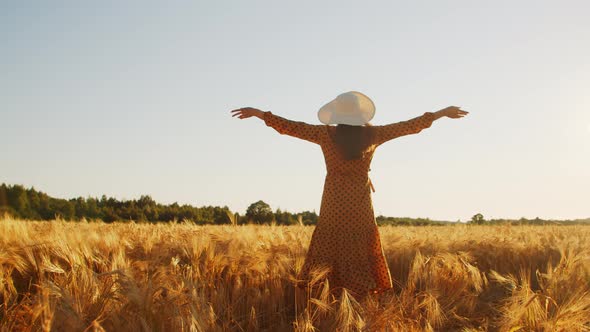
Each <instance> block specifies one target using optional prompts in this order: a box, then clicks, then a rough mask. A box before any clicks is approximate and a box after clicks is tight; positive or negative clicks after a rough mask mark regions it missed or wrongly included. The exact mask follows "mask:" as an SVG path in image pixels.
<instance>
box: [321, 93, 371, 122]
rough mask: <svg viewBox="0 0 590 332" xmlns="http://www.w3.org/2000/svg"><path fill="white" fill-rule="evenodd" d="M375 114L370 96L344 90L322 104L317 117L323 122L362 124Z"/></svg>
mask: <svg viewBox="0 0 590 332" xmlns="http://www.w3.org/2000/svg"><path fill="white" fill-rule="evenodd" d="M374 116H375V104H373V101H372V100H371V98H369V97H367V96H365V95H364V94H362V93H360V92H358V91H350V92H345V93H343V94H341V95H339V96H338V97H336V98H335V99H334V100H332V101H331V102H329V103H327V104H326V105H324V106H322V108H320V110H319V111H318V118H319V119H320V122H321V123H323V124H327V125H329V124H347V125H351V126H362V125H364V124H366V123H367V122H369V121H371V119H372V118H373V117H374Z"/></svg>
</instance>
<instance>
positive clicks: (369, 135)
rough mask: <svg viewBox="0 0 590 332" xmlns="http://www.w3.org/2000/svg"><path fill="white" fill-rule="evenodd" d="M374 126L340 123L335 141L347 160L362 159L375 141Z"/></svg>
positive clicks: (335, 133) (335, 132)
mask: <svg viewBox="0 0 590 332" xmlns="http://www.w3.org/2000/svg"><path fill="white" fill-rule="evenodd" d="M373 135H374V128H373V127H371V126H370V125H365V126H350V125H345V124H339V125H338V126H336V130H335V131H334V136H333V141H334V143H335V144H336V146H337V148H338V150H339V151H340V153H341V154H342V156H343V157H344V159H346V160H354V159H361V158H362V156H363V153H364V152H365V151H366V150H367V149H368V148H369V146H370V145H371V143H372V141H373Z"/></svg>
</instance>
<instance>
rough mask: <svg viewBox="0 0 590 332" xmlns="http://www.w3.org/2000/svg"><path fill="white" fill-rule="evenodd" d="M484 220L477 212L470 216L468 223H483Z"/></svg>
mask: <svg viewBox="0 0 590 332" xmlns="http://www.w3.org/2000/svg"><path fill="white" fill-rule="evenodd" d="M485 222H486V220H485V219H484V217H483V214H481V213H478V214H476V215H474V216H473V217H471V221H470V223H472V224H476V225H483V224H485Z"/></svg>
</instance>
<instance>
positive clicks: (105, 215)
mask: <svg viewBox="0 0 590 332" xmlns="http://www.w3.org/2000/svg"><path fill="white" fill-rule="evenodd" d="M5 214H8V215H11V216H13V217H15V218H21V219H30V220H53V219H56V218H61V219H64V220H72V221H75V220H82V219H86V220H102V221H104V222H107V223H108V222H113V221H135V222H152V223H155V222H172V221H188V222H192V223H195V224H200V225H205V224H212V225H223V224H248V223H255V224H272V223H274V224H277V225H295V224H301V225H315V224H316V223H317V222H318V215H317V214H316V212H315V211H303V212H299V213H291V212H288V211H282V210H280V209H276V210H275V211H273V210H272V209H271V207H270V206H269V205H268V204H267V203H265V202H264V201H262V200H259V201H257V202H254V203H252V204H250V206H249V207H248V209H247V210H246V213H245V215H239V214H237V213H233V212H231V211H230V209H229V208H228V207H227V206H223V207H220V206H202V207H194V206H192V205H188V204H183V205H179V204H178V203H172V204H168V205H166V204H160V203H157V202H156V201H154V200H153V199H152V198H151V197H150V196H149V195H142V196H141V197H140V198H139V199H133V200H118V199H115V198H112V197H107V196H105V195H103V196H102V197H101V198H100V199H99V198H95V197H87V198H84V197H78V198H72V199H60V198H54V197H51V196H49V195H47V194H46V193H43V192H41V191H37V190H35V188H28V189H27V188H25V187H23V186H22V185H7V184H5V183H2V185H0V217H2V216H3V215H5ZM376 222H377V224H378V225H380V226H381V225H392V226H427V225H449V224H456V223H454V222H448V221H437V220H430V219H428V218H407V217H385V216H377V217H376ZM467 222H468V223H470V224H476V225H494V224H513V225H523V224H526V225H548V224H551V225H559V224H589V223H590V219H577V220H544V219H540V218H535V219H526V218H521V219H518V220H507V219H492V220H486V219H485V218H484V216H483V215H482V214H481V213H477V214H475V215H474V216H473V217H472V218H471V220H469V221H467Z"/></svg>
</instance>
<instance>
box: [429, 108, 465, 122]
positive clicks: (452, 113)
mask: <svg viewBox="0 0 590 332" xmlns="http://www.w3.org/2000/svg"><path fill="white" fill-rule="evenodd" d="M467 114H469V112H465V111H463V110H461V108H459V107H457V106H449V107H446V108H443V109H442V110H440V111H438V112H436V115H437V118H440V117H443V116H446V117H448V118H451V119H459V118H462V117H464V116H465V115H467Z"/></svg>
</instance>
